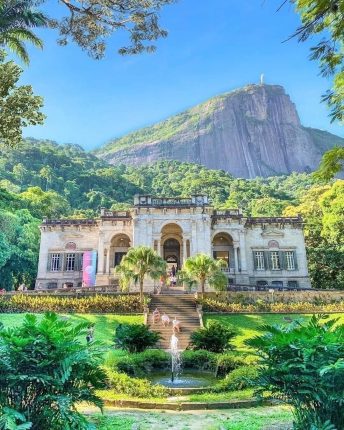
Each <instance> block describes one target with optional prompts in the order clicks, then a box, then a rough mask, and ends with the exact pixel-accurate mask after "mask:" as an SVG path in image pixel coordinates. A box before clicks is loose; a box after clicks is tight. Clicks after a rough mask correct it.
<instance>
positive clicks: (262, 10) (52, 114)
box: [21, 0, 344, 149]
mask: <svg viewBox="0 0 344 430" xmlns="http://www.w3.org/2000/svg"><path fill="white" fill-rule="evenodd" d="M281 3H282V0H240V1H237V0H179V2H177V3H176V4H174V5H171V6H167V7H166V8H165V9H164V10H163V11H162V13H161V23H162V25H163V26H164V28H166V29H167V30H168V31H169V36H168V37H167V39H163V40H160V41H159V42H158V44H157V45H158V50H157V52H156V53H154V54H144V55H140V56H134V57H132V56H131V57H122V56H120V55H118V54H117V52H116V49H117V48H118V47H120V46H122V45H123V44H125V41H126V35H125V34H123V33H122V34H120V33H118V34H117V35H115V36H113V37H112V38H111V40H110V41H109V44H108V49H107V54H106V57H105V59H103V60H98V61H97V60H93V59H91V58H90V57H89V56H88V55H87V54H86V53H85V52H83V51H82V50H81V49H80V48H79V47H77V46H75V45H73V44H70V45H69V46H67V47H60V46H58V45H57V44H56V39H57V34H56V33H55V32H54V31H52V30H42V31H40V35H41V36H42V38H43V39H44V41H45V48H44V50H43V51H39V50H36V49H30V53H31V64H30V66H29V67H25V68H24V69H25V71H24V74H23V77H22V79H21V82H22V83H30V84H32V86H33V87H34V91H35V93H36V94H40V95H42V96H43V97H44V100H45V107H44V112H45V113H46V115H47V119H46V122H45V125H44V126H39V127H30V128H27V129H26V130H25V132H24V134H25V136H33V137H36V138H46V139H52V140H56V141H57V142H59V143H66V142H71V143H77V144H79V145H81V146H83V147H84V148H86V149H92V148H95V147H97V146H100V145H101V144H103V143H106V142H107V141H109V140H111V139H113V138H115V137H118V136H121V135H123V134H126V133H127V132H129V131H133V130H135V129H138V128H141V127H143V126H146V125H149V124H153V123H155V122H157V121H159V120H161V119H164V118H166V117H168V116H170V115H172V114H175V113H177V112H180V111H183V110H184V109H186V108H188V107H191V106H193V105H195V104H197V103H199V102H201V101H204V100H206V99H208V98H210V97H212V96H214V95H216V94H219V93H221V92H225V91H229V90H232V89H234V88H237V87H240V86H243V85H245V84H248V83H257V82H258V81H259V77H260V74H261V73H264V74H265V81H266V83H271V84H281V85H283V86H284V87H285V89H286V91H287V93H288V94H289V95H290V96H291V98H292V100H293V102H294V103H295V104H296V106H297V109H298V112H299V115H300V117H301V121H302V123H303V125H305V126H311V127H316V128H320V129H325V130H328V131H331V132H333V133H335V134H338V135H341V136H344V130H343V128H342V127H341V126H339V125H338V124H337V125H334V124H332V125H331V124H330V121H329V119H328V110H327V107H326V106H325V105H324V104H322V103H320V98H321V95H322V94H323V93H324V92H325V90H326V89H327V88H328V87H329V82H327V81H326V80H325V79H324V78H322V77H320V76H319V69H318V66H317V64H316V63H315V62H310V61H309V60H308V56H309V46H310V44H298V43H297V41H296V40H291V41H289V42H287V43H282V42H283V40H285V39H286V38H287V37H288V36H289V35H290V34H291V33H292V32H293V30H294V29H295V28H296V27H297V26H298V24H299V19H298V16H297V15H296V14H295V12H294V10H293V7H292V6H291V5H289V4H288V5H286V6H285V7H284V8H282V10H281V11H280V12H276V9H277V8H278V6H279V5H280V4H281ZM48 4H49V12H50V14H51V15H54V14H55V15H56V14H57V13H60V12H61V10H63V9H61V8H62V7H63V6H59V5H58V1H57V0H49V3H48Z"/></svg>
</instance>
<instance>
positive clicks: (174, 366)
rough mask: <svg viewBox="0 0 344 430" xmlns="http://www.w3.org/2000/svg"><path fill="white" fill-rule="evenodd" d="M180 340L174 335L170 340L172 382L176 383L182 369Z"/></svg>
mask: <svg viewBox="0 0 344 430" xmlns="http://www.w3.org/2000/svg"><path fill="white" fill-rule="evenodd" d="M178 341H179V339H178V338H177V336H176V335H175V334H174V333H173V335H172V336H171V340H170V350H171V382H172V383H173V382H174V379H175V377H176V376H178V375H179V373H180V371H181V367H182V359H181V356H180V351H179V349H178Z"/></svg>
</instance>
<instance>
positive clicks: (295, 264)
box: [293, 251, 298, 270]
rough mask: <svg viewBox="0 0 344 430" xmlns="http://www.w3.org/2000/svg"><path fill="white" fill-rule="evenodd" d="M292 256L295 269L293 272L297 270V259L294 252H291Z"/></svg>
mask: <svg viewBox="0 0 344 430" xmlns="http://www.w3.org/2000/svg"><path fill="white" fill-rule="evenodd" d="M293 254H294V267H295V270H298V267H297V258H296V251H293Z"/></svg>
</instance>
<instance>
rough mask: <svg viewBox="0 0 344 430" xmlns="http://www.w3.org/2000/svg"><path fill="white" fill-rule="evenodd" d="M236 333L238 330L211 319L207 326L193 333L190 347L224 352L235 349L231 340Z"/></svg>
mask: <svg viewBox="0 0 344 430" xmlns="http://www.w3.org/2000/svg"><path fill="white" fill-rule="evenodd" d="M235 335H236V331H235V330H234V329H233V328H231V327H229V326H225V325H222V324H221V323H219V322H218V321H209V322H208V324H207V325H206V327H202V328H200V329H198V330H195V331H194V332H192V333H191V336H190V348H192V349H196V350H197V349H205V350H206V351H210V352H223V351H225V350H228V349H233V345H231V344H230V341H231V340H232V339H233V338H234V336H235Z"/></svg>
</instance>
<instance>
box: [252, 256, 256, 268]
mask: <svg viewBox="0 0 344 430" xmlns="http://www.w3.org/2000/svg"><path fill="white" fill-rule="evenodd" d="M252 256H253V267H254V270H257V260H256V252H255V251H252Z"/></svg>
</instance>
